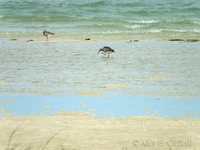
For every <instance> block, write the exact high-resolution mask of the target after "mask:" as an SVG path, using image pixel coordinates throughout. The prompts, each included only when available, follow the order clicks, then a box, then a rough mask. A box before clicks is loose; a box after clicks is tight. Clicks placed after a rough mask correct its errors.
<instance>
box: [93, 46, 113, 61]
mask: <svg viewBox="0 0 200 150" xmlns="http://www.w3.org/2000/svg"><path fill="white" fill-rule="evenodd" d="M99 52H101V53H102V54H104V55H106V53H107V54H108V58H109V55H110V54H111V53H114V52H115V51H114V50H113V49H112V48H110V47H108V46H105V47H104V48H100V50H99ZM99 52H98V53H97V55H98V54H99Z"/></svg>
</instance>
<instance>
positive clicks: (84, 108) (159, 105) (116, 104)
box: [0, 93, 200, 118]
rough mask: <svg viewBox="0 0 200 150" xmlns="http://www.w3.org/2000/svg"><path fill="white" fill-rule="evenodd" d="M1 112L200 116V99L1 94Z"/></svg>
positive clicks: (16, 114)
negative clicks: (77, 112)
mask: <svg viewBox="0 0 200 150" xmlns="http://www.w3.org/2000/svg"><path fill="white" fill-rule="evenodd" d="M0 107H1V113H0V116H1V117H3V116H12V115H14V116H27V115H36V116H38V115H39V116H40V115H43V116H49V115H54V114H56V113H57V112H60V111H66V110H67V111H81V112H90V113H92V114H95V115H96V117H98V118H99V117H100V118H102V117H108V118H119V117H129V116H144V115H155V116H159V117H166V118H177V117H191V118H199V117H200V112H199V99H179V100H178V99H170V98H168V97H153V96H130V95H120V94H118V95H104V96H67V95H41V94H13V93H8V94H1V96H0Z"/></svg>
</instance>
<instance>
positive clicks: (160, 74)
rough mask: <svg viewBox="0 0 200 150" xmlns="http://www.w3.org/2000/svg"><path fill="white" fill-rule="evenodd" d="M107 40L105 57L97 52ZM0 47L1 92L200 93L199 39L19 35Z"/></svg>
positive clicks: (185, 95)
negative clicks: (81, 39) (74, 39)
mask: <svg viewBox="0 0 200 150" xmlns="http://www.w3.org/2000/svg"><path fill="white" fill-rule="evenodd" d="M106 45H107V46H110V47H112V48H113V49H114V50H115V53H114V54H111V55H110V58H107V56H104V55H102V54H99V55H97V52H98V50H99V48H101V47H103V46H106ZM0 51H1V55H0V61H1V64H0V72H1V75H0V81H1V84H0V89H1V92H6V93H7V92H18V93H42V94H70V95H75V94H76V93H77V92H80V91H100V92H103V93H104V94H115V93H120V94H129V95H138V96H139V95H150V96H168V97H173V98H193V97H200V93H199V91H200V66H199V64H200V60H199V55H200V52H199V43H198V42H197V43H187V42H182V43H177V42H169V41H139V42H132V43H130V42H129V41H123V40H116V41H113V40H110V41H104V40H96V41H93V42H92V41H89V42H86V43H69V42H65V43H31V42H25V39H21V41H20V40H18V41H5V42H4V43H2V44H1V48H0ZM104 84H125V85H127V86H124V87H105V86H102V85H104Z"/></svg>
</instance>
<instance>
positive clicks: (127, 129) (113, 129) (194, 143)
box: [0, 111, 200, 150]
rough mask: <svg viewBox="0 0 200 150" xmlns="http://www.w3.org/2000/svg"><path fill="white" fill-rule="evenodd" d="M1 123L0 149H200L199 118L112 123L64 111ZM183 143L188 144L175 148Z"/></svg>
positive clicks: (147, 118) (113, 120)
mask: <svg viewBox="0 0 200 150" xmlns="http://www.w3.org/2000/svg"><path fill="white" fill-rule="evenodd" d="M0 122H1V123H0V134H1V138H0V149H6V148H7V147H8V143H9V145H10V146H9V148H10V149H20V150H24V149H26V148H27V149H29V150H36V149H37V150H40V149H46V150H59V149H60V150H61V149H62V150H74V149H76V150H90V149H91V150H133V149H137V150H149V149H153V150H163V149H164V150H170V149H176V150H184V149H185V150H186V149H187V150H194V149H196V150H197V149H198V148H199V147H200V140H199V135H200V120H199V119H197V118H195V119H192V118H178V119H165V118H158V117H155V116H134V117H122V118H110V119H109V118H95V117H94V115H93V114H91V113H87V112H75V111H72V112H67V111H65V112H59V113H57V114H56V115H54V116H46V117H45V116H28V117H5V118H4V117H1V118H0ZM9 139H10V140H9ZM180 140H182V141H183V142H185V143H186V144H185V145H184V146H183V145H179V146H178V145H177V144H176V145H175V144H173V143H175V142H176V141H180ZM8 141H10V142H8Z"/></svg>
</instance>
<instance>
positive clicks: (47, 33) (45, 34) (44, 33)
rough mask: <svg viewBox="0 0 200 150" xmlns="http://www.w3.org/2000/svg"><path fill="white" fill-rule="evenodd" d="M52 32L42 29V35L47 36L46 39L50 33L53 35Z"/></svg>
mask: <svg viewBox="0 0 200 150" xmlns="http://www.w3.org/2000/svg"><path fill="white" fill-rule="evenodd" d="M54 34H55V33H51V32H49V31H46V30H44V31H43V35H44V36H46V37H47V41H48V37H49V36H51V35H54Z"/></svg>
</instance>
